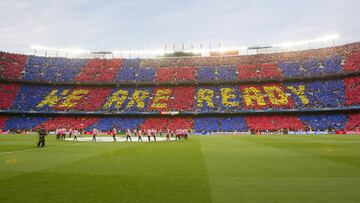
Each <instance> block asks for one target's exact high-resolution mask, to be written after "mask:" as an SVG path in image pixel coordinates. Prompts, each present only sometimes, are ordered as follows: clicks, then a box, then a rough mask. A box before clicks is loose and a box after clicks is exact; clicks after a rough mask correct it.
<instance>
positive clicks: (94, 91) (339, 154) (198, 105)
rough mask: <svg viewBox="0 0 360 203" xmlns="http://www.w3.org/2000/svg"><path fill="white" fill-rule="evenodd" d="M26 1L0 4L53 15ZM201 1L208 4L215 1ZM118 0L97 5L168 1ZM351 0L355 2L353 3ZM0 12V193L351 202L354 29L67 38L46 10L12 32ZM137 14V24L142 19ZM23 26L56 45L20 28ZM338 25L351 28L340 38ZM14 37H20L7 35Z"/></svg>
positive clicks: (358, 143)
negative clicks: (242, 41)
mask: <svg viewBox="0 0 360 203" xmlns="http://www.w3.org/2000/svg"><path fill="white" fill-rule="evenodd" d="M29 2H31V3H29ZM29 2H27V3H25V2H21V1H7V0H6V1H4V3H0V7H3V6H5V7H6V6H8V7H7V8H8V9H9V11H8V12H10V11H11V12H14V11H15V10H18V11H19V12H20V11H24V10H23V9H33V10H34V11H31V12H36V11H38V10H37V9H40V10H42V9H49V12H48V13H46V15H49V18H52V17H53V16H52V15H55V16H57V15H60V13H59V14H51V13H52V11H53V10H55V11H58V12H60V10H62V7H61V6H64V5H63V3H59V2H57V1H54V2H53V3H49V4H46V3H44V2H45V1H44V2H41V1H40V2H37V1H29ZM210 2H211V3H209V5H208V7H206V6H205V7H204V8H206V9H205V10H207V11H206V12H210V11H211V10H212V9H215V7H217V6H218V2H217V3H214V2H213V1H210ZM244 2H246V1H244ZM244 2H242V3H243V4H244V5H245V3H244ZM260 2H261V1H260ZM260 2H257V4H255V8H256V9H258V8H259V7H263V4H262V3H260ZM122 3H123V4H124V5H122V4H118V3H113V2H111V3H110V2H109V5H107V7H106V8H107V9H109V10H112V9H113V8H110V7H114V8H119V9H120V8H127V7H133V8H136V9H139V10H141V11H143V10H142V9H143V7H146V8H148V7H149V8H153V7H151V6H154V5H157V6H159V5H160V4H161V5H163V4H166V5H168V4H169V5H168V6H170V3H165V2H161V3H160V2H157V3H153V4H151V5H148V3H144V2H142V3H144V5H142V3H141V1H134V3H133V4H130V3H125V2H122ZM173 3H174V5H176V6H178V8H179V9H180V8H181V9H180V10H182V9H184V8H188V7H186V6H184V5H185V4H187V3H185V2H177V3H175V2H173ZM203 3H204V2H203ZM242 3H241V4H240V1H239V2H234V1H231V2H230V1H229V2H228V4H229V5H233V6H234V7H237V6H241V5H242ZM273 3H274V4H277V3H279V1H273ZM307 3H308V2H307ZM353 3H354V4H353V5H355V6H353V7H354V9H355V8H356V6H357V7H359V6H360V4H359V3H356V2H353ZM33 4H36V6H34V5H33ZM64 4H69V5H70V3H69V2H66V3H64ZM102 4H106V3H105V2H104V3H101V4H100V3H99V2H98V3H96V4H94V3H92V2H91V1H88V2H86V1H79V2H75V3H74V4H72V5H71V6H66V7H64V10H65V11H63V12H64V13H63V14H61V15H67V14H73V13H72V12H73V11H76V12H84V13H85V14H86V16H88V15H90V16H92V15H94V16H93V19H92V20H94V21H96V19H98V18H101V16H100V14H101V13H103V14H104V15H105V13H106V11H107V10H106V9H105V7H102ZM190 4H191V3H190ZM224 4H225V2H224ZM304 4H306V3H304ZM315 4H316V3H315ZM330 4H331V3H330ZM332 4H336V3H334V2H333V3H332ZM344 4H349V3H348V2H347V1H344ZM13 5H16V6H14V8H13V7H11V6H13ZM59 5H60V7H61V9H59V8H58V6H59ZM80 5H81V7H80ZM90 5H91V6H90ZM100 5H101V6H100ZM191 5H193V6H194V7H196V3H194V4H191ZM246 5H247V4H246ZM108 6H110V7H108ZM122 6H123V7H122ZM210 6H214V8H212V9H211V8H210ZM279 6H280V5H279ZM285 6H289V5H285ZM297 6H299V8H302V7H301V5H297ZM302 6H304V5H302ZM305 6H306V5H305ZM317 6H320V5H317ZM336 6H339V5H338V4H336ZM336 6H335V7H336ZM346 6H349V5H344V8H345V7H346ZM351 6H352V5H350V7H351ZM230 7H231V6H230ZM315 8H316V9H318V7H314V9H315ZM72 9H73V10H72ZM154 9H155V11H156V8H154ZM219 9H220V10H222V9H223V8H222V6H220V7H219ZM259 9H261V8H259ZM267 9H270V10H271V9H272V8H267ZM339 9H340V10H341V7H340V8H339ZM349 9H350V8H349ZM69 10H70V11H69ZM94 10H95V11H96V12H95V13H94V12H93V11H94ZM123 10H126V9H123ZM300 10H301V9H300ZM0 11H2V8H0ZM42 11H43V10H42ZM97 11H99V13H97ZM100 11H101V12H100ZM31 12H30V13H31ZM76 12H75V13H76ZM124 12H125V13H126V12H130V11H124ZM143 12H145V11H143ZM176 12H177V11H175V10H174V11H172V12H171V13H176ZM179 12H180V11H179ZM182 12H184V13H185V11H182ZM229 12H230V11H229ZM321 12H324V13H321ZM321 12H319V14H318V15H319V16H321V15H324V16H327V14H328V13H327V11H321ZM1 13H6V11H5V9H4V10H3V12H1ZM145 13H146V12H145ZM345 13H346V12H345V11H344V12H343V11H341V12H340V11H339V12H338V15H339V16H340V14H341V15H344V16H345ZM349 13H351V12H349ZM85 14H84V15H85ZM230 14H231V13H228V15H230ZM46 15H45V16H46ZM129 15H130V14H129ZM139 15H140V14H139ZM180 15H183V14H182V13H181V14H180ZM259 15H264V16H266V14H259ZM304 15H305V14H304ZM349 15H353V16H356V15H358V14H349ZM70 16H71V15H70ZM75 16H78V15H75ZM130 16H131V15H130ZM169 16H170V17H171V16H173V14H171V15H169ZM220 16H224V18H225V14H224V15H220ZM231 16H234V17H235V14H232V15H231ZM0 17H1V18H2V19H3V21H4V23H3V24H2V25H0V50H1V51H0V202H1V203H8V202H9V203H10V202H29V203H30V202H89V203H90V202H360V193H359V190H360V111H359V110H360V39H359V38H356V37H351V36H352V35H356V34H351V33H350V34H348V35H346V33H341V34H330V35H329V34H327V35H320V34H319V33H318V32H317V31H315V30H314V32H311V29H305V28H307V27H306V26H305V27H301V29H304V30H308V32H309V33H308V34H310V35H312V36H313V37H312V38H310V37H309V38H307V39H306V38H305V39H304V38H303V37H299V35H298V34H294V32H291V33H292V34H291V36H292V37H290V39H296V40H292V41H287V40H288V39H285V38H284V39H283V41H285V42H278V43H277V40H274V42H271V43H269V42H266V43H253V44H251V45H248V46H236V45H235V44H234V45H233V46H232V45H228V46H225V45H222V43H218V42H216V43H214V42H213V43H212V44H211V43H197V44H195V43H177V44H176V43H170V44H169V43H168V44H164V46H163V47H162V48H158V49H150V48H151V47H150V48H149V47H147V46H148V45H147V44H145V48H141V49H127V48H122V49H120V48H116V46H119V47H120V45H116V43H115V45H114V46H115V47H111V48H106V47H105V48H104V47H103V48H86V47H85V45H84V47H85V48H80V49H79V48H77V49H75V48H69V46H67V45H66V44H65V43H64V41H66V40H68V39H62V38H59V39H57V38H56V36H58V35H54V34H53V33H52V31H51V30H52V29H50V28H51V26H53V25H52V21H49V22H50V24H48V25H46V24H42V26H45V27H43V28H41V29H40V28H37V30H36V29H35V28H32V27H31V26H30V27H31V28H29V27H28V26H27V24H26V23H24V22H20V21H15V22H17V23H19V25H24V26H25V27H24V29H23V32H20V33H19V32H16V34H15V32H14V34H12V33H11V32H10V31H11V30H14V31H16V30H17V29H18V26H10V25H9V24H8V23H7V22H12V23H13V21H12V19H11V18H10V17H6V16H5V15H3V14H0ZM22 17H24V16H22ZM22 17H21V16H20V17H18V19H22V20H21V21H25V22H30V21H32V20H34V21H35V20H36V19H39V18H38V17H30V19H28V20H26V18H22ZM40 17H44V16H42V15H40ZM217 17H219V16H217ZM356 17H359V16H356ZM65 18H66V19H65V20H64V22H65V23H69V24H71V23H72V22H77V21H79V23H83V22H80V20H79V19H74V20H73V21H71V18H70V17H65ZM154 18H155V21H156V19H157V18H158V17H157V16H156V15H155V16H154ZM279 18H281V19H285V18H286V17H284V16H280V17H279ZM105 19H106V20H108V19H107V18H105ZM184 19H187V18H184ZM344 19H345V17H344ZM42 20H44V21H41V23H45V22H46V20H47V19H46V17H45V18H43V19H42ZM86 20H87V21H88V19H86ZM133 20H134V22H135V19H133ZM158 20H159V19H158ZM171 20H175V22H176V21H177V20H176V19H171ZM249 20H250V19H249ZM261 21H263V20H261ZM56 22H59V23H60V21H56ZM129 22H133V21H132V19H129ZM145 22H147V20H146V19H144V22H143V23H141V22H137V23H139V24H140V25H137V26H138V27H136V29H140V30H145V29H152V28H151V27H149V26H147V25H145V24H146V23H145ZM221 22H222V21H221ZM254 22H256V19H254ZM37 23H40V22H37ZM109 23H114V26H115V25H120V24H121V23H122V22H121V23H120V22H117V21H115V20H114V21H110V22H109ZM116 23H119V24H116ZM348 23H349V24H351V22H348ZM354 23H355V22H354ZM190 24H191V23H190ZM204 24H206V23H204ZM215 24H216V22H214V25H215ZM163 25H167V24H166V22H165V23H164V24H163ZM46 26H48V27H46ZM98 26H99V29H100V28H104V29H107V28H106V27H102V26H100V25H98ZM123 26H126V24H124V25H123ZM172 26H173V25H172ZM181 26H183V25H182V24H179V27H181ZM186 26H190V25H186ZM197 26H200V27H202V26H201V25H197ZM203 26H204V29H206V25H203ZM299 26H300V24H299ZM351 26H353V27H354V29H355V30H356V28H358V29H359V30H360V27H359V26H358V25H350V27H351ZM27 28H29V30H25V29H27ZM58 28H59V29H60V30H66V29H68V28H69V27H68V25H65V24H63V25H61V23H60V24H59V26H58ZM155 28H156V26H155V27H154V28H153V29H155ZM166 28H167V27H166V26H165V27H164V29H166ZM325 28H328V27H326V26H325V27H324V28H321V29H325ZM9 30H10V31H9ZM39 30H40V31H39ZM309 30H310V31H309ZM345 30H346V29H345ZM359 30H358V31H359ZM33 31H34V33H38V32H39V33H43V35H41V36H50V38H51V40H52V41H54V43H49V45H46V44H45V45H46V46H44V44H41V45H37V44H32V43H33V42H31V40H34V39H37V40H39V37H33V38H31V37H29V38H26V37H21V36H32V35H28V34H27V32H33ZM160 31H162V30H160ZM297 31H298V32H300V31H299V30H297ZM324 31H326V32H329V31H332V30H324ZM69 32H71V31H69ZM82 32H83V33H82V34H83V35H84V36H78V38H76V37H74V40H79V44H80V45H81V43H80V41H82V39H81V38H87V37H86V36H85V35H86V33H87V30H83V31H82ZM90 32H95V33H97V32H98V30H97V29H96V28H91V29H90V28H89V35H90ZM206 32H209V31H206ZM343 32H345V31H343ZM349 32H350V31H349ZM9 33H10V34H9ZM39 33H38V34H39ZM44 33H45V34H44ZM151 33H152V32H151ZM354 33H356V32H354ZM6 34H8V36H6ZM209 34H210V33H209ZM299 34H301V33H299ZM343 34H344V36H346V37H347V36H349V35H350V37H347V40H342V37H343ZM359 34H360V33H359ZM35 35H36V34H34V36H35ZM61 35H67V34H66V32H65V31H64V34H61ZM122 35H124V36H125V35H132V32H131V30H129V32H128V33H126V32H125V33H122ZM194 35H195V34H194ZM269 35H270V34H269ZM18 36H20V37H19V38H18V40H19V42H15V41H12V40H10V39H13V38H16V37H18ZM139 36H141V35H139ZM224 36H227V35H224ZM107 37H108V36H104V38H107ZM136 37H138V35H136ZM143 37H144V40H147V39H146V37H145V35H144V36H143ZM152 37H153V38H154V42H156V43H158V41H157V40H156V39H157V37H154V36H151V37H150V39H152ZM161 37H164V38H165V34H164V36H163V35H161ZM173 37H174V38H176V36H173ZM203 37H204V38H206V36H203ZM256 37H258V36H256ZM1 38H3V39H1ZM22 38H24V39H22ZM109 38H110V39H109V40H110V41H111V42H112V41H114V42H118V41H116V40H117V39H112V38H111V36H109ZM30 39H31V40H30ZM101 39H102V38H101V37H100V38H95V39H92V40H93V41H86V42H85V43H84V44H86V43H87V44H91V43H93V44H96V43H97V40H99V41H101ZM129 39H130V38H129ZM269 39H270V38H269ZM274 39H275V38H274ZM57 40H59V44H64V45H63V46H64V47H65V48H64V47H62V46H61V45H59V44H57V43H55V42H56V41H57ZM181 40H182V39H181ZM188 40H192V39H188ZM22 41H24V43H28V45H25V44H21V43H22ZM164 41H166V40H165V39H164V40H163V41H162V42H164ZM39 42H41V40H40V41H39ZM44 42H48V40H44ZM140 42H141V43H143V41H140ZM99 43H100V46H101V45H102V44H101V43H102V42H99ZM130 43H135V41H134V42H130ZM159 43H161V42H159ZM51 44H55V45H54V46H50V45H51ZM269 44H272V45H269ZM19 47H21V48H19Z"/></svg>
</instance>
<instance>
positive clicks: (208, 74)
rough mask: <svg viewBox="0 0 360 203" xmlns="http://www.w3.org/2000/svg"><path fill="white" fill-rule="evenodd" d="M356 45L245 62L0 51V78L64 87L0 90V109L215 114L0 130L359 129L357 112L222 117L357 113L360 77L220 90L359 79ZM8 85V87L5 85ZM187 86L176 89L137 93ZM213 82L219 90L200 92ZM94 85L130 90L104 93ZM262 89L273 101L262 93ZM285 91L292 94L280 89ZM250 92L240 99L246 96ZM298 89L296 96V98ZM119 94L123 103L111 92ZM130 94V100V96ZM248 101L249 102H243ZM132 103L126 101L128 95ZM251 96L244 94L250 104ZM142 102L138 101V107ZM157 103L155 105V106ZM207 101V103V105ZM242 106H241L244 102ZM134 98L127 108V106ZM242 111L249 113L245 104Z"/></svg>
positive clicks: (8, 125)
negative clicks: (304, 111)
mask: <svg viewBox="0 0 360 203" xmlns="http://www.w3.org/2000/svg"><path fill="white" fill-rule="evenodd" d="M359 64H360V43H355V44H349V45H344V46H338V47H333V48H326V49H318V50H307V51H300V52H287V53H276V54H258V55H249V56H226V57H191V58H162V59H141V60H140V59H90V60H88V59H67V58H59V57H55V58H53V57H38V56H25V55H20V54H10V53H4V52H0V79H6V80H24V81H34V82H40V83H41V82H45V83H77V84H81V83H96V84H98V85H97V86H82V85H68V84H62V85H61V84H20V83H16V84H15V83H14V84H10V83H1V84H0V98H1V100H0V110H14V111H25V112H30V113H31V112H33V111H45V112H49V111H61V112H66V113H67V112H77V113H85V114H86V113H89V112H98V113H112V112H128V113H135V112H154V111H155V112H157V111H188V112H192V113H195V114H196V113H204V112H220V113H223V114H222V115H221V116H203V117H201V116H192V117H174V118H172V117H157V118H139V117H132V118H104V117H91V116H75V117H72V116H45V115H41V116H27V115H26V114H24V115H23V116H0V129H7V130H9V129H26V130H28V129H33V128H36V127H38V126H39V125H40V124H42V125H44V126H45V128H46V129H47V130H50V129H56V128H62V127H64V128H82V129H86V130H91V129H92V128H97V129H99V130H108V129H111V128H113V127H116V128H118V129H120V130H125V129H127V128H130V129H135V128H140V129H156V130H163V129H165V128H170V129H171V130H175V129H181V128H182V129H184V128H186V129H193V130H194V131H196V132H209V131H247V130H251V131H263V130H278V129H288V130H307V129H313V130H327V129H334V130H337V129H345V128H346V129H355V128H359V120H360V117H359V114H349V115H345V114H320V115H315V114H310V115H303V114H302V115H296V116H295V115H294V116H292V115H280V114H279V115H259V116H258V115H256V116H255V115H254V116H228V115H226V113H237V112H240V111H242V110H260V109H261V110H282V109H286V110H289V109H290V110H302V109H315V110H317V109H320V110H321V109H327V110H331V109H333V108H337V107H345V106H357V105H359V104H360V96H359V94H358V93H359V92H360V86H359V84H360V77H359V76H346V77H343V78H340V79H318V80H316V81H314V80H311V81H306V82H305V81H301V82H299V80H296V81H287V82H280V81H279V82H272V83H268V82H266V83H264V82H263V83H251V84H240V85H224V84H222V83H223V82H234V81H239V80H240V81H248V80H251V81H252V80H253V81H261V80H268V79H279V80H281V79H283V78H313V77H318V76H325V75H333V74H340V73H344V72H349V71H360V65H359ZM7 82H8V81H7ZM153 82H172V83H181V82H189V84H190V85H184V86H172V85H161V86H141V84H142V83H153ZM208 82H217V83H218V84H203V85H199V84H197V83H200V84H201V83H208ZM102 83H115V84H127V83H134V84H136V87H135V86H131V87H130V86H127V87H121V86H120V87H116V88H113V87H108V86H101V84H102ZM269 86H271V87H272V89H271V90H269V91H273V93H274V94H273V95H270V94H269V93H268V90H266V87H269ZM289 87H291V88H289ZM247 88H252V91H250V92H248V93H245V92H244V91H245V89H247ZM301 88H304V91H301V90H302V89H301ZM119 90H125V91H126V96H124V97H123V96H122V95H119V97H121V98H122V99H119V98H115V99H114V102H110V104H109V106H106V104H107V103H108V102H109V100H111V98H112V97H113V94H114V93H116V92H118V91H119ZM135 92H137V93H138V94H135ZM245 94H248V95H247V96H248V98H246V95H245ZM134 95H135V96H134ZM249 95H250V96H249ZM141 98H143V99H141ZM156 98H158V100H155V99H156ZM209 98H210V99H209ZM249 98H250V99H249ZM135 100H136V102H135ZM247 103H250V104H251V105H248V104H247Z"/></svg>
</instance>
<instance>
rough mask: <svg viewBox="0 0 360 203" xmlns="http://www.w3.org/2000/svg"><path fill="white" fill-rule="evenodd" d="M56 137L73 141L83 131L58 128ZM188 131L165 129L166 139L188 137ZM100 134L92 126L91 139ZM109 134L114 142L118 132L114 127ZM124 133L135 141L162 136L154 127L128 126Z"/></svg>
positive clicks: (149, 139)
mask: <svg viewBox="0 0 360 203" xmlns="http://www.w3.org/2000/svg"><path fill="white" fill-rule="evenodd" d="M55 133H56V139H57V140H65V137H66V136H68V137H69V138H71V137H72V136H74V139H73V141H75V140H78V139H77V138H78V136H79V135H83V134H84V131H83V130H82V129H80V130H78V129H66V128H60V129H56V132H55ZM188 133H189V131H188V130H187V129H176V130H175V131H172V130H170V129H167V130H166V140H167V141H170V137H174V136H175V140H181V139H182V138H184V139H187V138H188ZM98 134H100V131H99V130H98V129H96V128H94V129H93V130H92V132H91V135H92V141H93V142H96V136H97V135H98ZM110 134H111V135H112V137H113V141H114V142H116V135H117V134H118V131H117V129H116V128H113V129H112V130H111V132H110ZM125 134H126V139H125V141H126V142H127V141H130V142H131V141H132V139H131V135H132V134H133V135H134V137H137V141H139V142H142V141H143V140H142V137H143V135H144V136H147V138H148V141H149V142H150V141H151V138H153V140H154V141H155V142H156V135H158V134H159V135H160V137H162V134H163V132H162V131H157V130H155V129H147V130H146V129H144V130H141V129H134V130H133V131H131V130H130V129H129V128H128V129H127V130H126V131H125Z"/></svg>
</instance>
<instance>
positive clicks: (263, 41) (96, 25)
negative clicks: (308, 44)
mask: <svg viewBox="0 0 360 203" xmlns="http://www.w3.org/2000/svg"><path fill="white" fill-rule="evenodd" d="M359 10H360V1H358V0H316V1H314V0H301V1H299V0H286V1H285V0H263V1H260V0H246V1H243V0H222V1H219V0H177V1H171V0H152V1H150V0H148V1H141V0H127V1H122V0H117V1H112V0H107V1H99V0H87V1H85V0H51V1H50V0H43V1H42V0H24V1H20V0H1V1H0V19H1V21H0V22H1V23H0V47H1V50H8V51H14V52H24V53H28V52H29V51H30V45H41V46H46V47H52V48H82V49H87V50H139V49H159V48H163V47H164V45H165V44H167V45H168V46H169V47H172V46H173V44H176V46H177V47H180V46H182V44H185V45H186V46H190V44H193V45H194V46H200V44H203V46H208V44H209V43H211V44H212V46H217V45H218V43H221V45H222V46H253V45H269V44H274V43H281V42H284V41H296V40H306V39H312V38H316V37H319V36H323V35H327V34H332V33H338V34H339V35H340V39H338V42H339V43H345V42H352V41H359V40H360V20H359V19H360V13H359Z"/></svg>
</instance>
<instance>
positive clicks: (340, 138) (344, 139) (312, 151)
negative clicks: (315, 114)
mask: <svg viewBox="0 0 360 203" xmlns="http://www.w3.org/2000/svg"><path fill="white" fill-rule="evenodd" d="M295 138H296V139H294V137H293V136H290V135H284V136H272V137H267V136H262V137H258V138H254V137H246V138H244V139H246V140H247V141H251V142H256V143H258V144H263V145H267V146H271V147H275V148H279V149H288V150H291V151H293V152H298V153H304V154H308V155H311V156H316V157H318V158H321V159H326V160H329V161H335V162H338V163H340V164H349V165H352V166H355V167H360V147H359V146H360V137H359V136H354V137H352V136H351V135H350V136H347V135H346V136H344V135H320V136H319V135H318V136H296V137H295ZM295 140H296V142H294V141H295ZM354 169H355V171H356V172H358V171H360V169H357V168H354ZM347 173H349V171H348V172H347ZM357 174H358V173H357Z"/></svg>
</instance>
